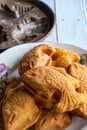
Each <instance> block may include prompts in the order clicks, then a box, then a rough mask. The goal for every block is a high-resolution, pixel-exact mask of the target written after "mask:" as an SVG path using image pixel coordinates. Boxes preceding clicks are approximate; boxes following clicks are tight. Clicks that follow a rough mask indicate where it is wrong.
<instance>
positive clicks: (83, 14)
mask: <svg viewBox="0 0 87 130" xmlns="http://www.w3.org/2000/svg"><path fill="white" fill-rule="evenodd" d="M41 1H43V2H45V3H46V4H47V5H49V6H50V7H51V8H52V10H53V11H54V13H55V16H56V22H55V26H54V28H53V30H52V33H51V34H50V35H49V36H48V37H47V38H46V39H45V41H51V42H59V43H64V44H71V45H75V46H79V47H81V48H84V49H86V50H87V0H41Z"/></svg>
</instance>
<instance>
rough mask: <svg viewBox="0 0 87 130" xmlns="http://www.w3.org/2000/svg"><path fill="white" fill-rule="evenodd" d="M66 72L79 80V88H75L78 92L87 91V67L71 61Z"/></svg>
mask: <svg viewBox="0 0 87 130" xmlns="http://www.w3.org/2000/svg"><path fill="white" fill-rule="evenodd" d="M68 73H69V74H70V75H71V76H73V77H74V78H76V79H77V80H79V84H80V88H78V89H77V91H78V92H85V91H87V67H86V66H84V65H81V64H79V63H72V64H71V65H70V66H69V67H68Z"/></svg>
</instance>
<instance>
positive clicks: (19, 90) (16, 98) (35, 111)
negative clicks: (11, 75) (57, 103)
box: [2, 80, 41, 130]
mask: <svg viewBox="0 0 87 130" xmlns="http://www.w3.org/2000/svg"><path fill="white" fill-rule="evenodd" d="M16 83H17V84H18V82H17V80H16V81H14V83H13V82H12V85H13V84H16ZM10 86H11V84H10ZM13 86H14V85H13ZM13 86H12V87H10V88H11V89H10V88H9V87H7V88H8V90H7V91H6V95H5V98H4V101H3V106H2V113H3V119H4V126H5V130H25V129H27V128H28V127H30V126H32V125H33V124H34V123H35V122H36V121H37V120H38V118H39V116H40V114H41V110H40V108H38V106H37V105H36V104H35V101H34V98H33V97H32V95H30V93H29V92H28V90H27V89H26V87H25V85H24V84H23V82H21V83H20V84H18V86H15V87H13ZM13 88H14V89H13Z"/></svg>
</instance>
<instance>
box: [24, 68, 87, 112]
mask: <svg viewBox="0 0 87 130" xmlns="http://www.w3.org/2000/svg"><path fill="white" fill-rule="evenodd" d="M22 80H23V81H24V82H25V83H26V84H27V85H28V88H29V90H31V91H32V92H33V94H34V95H35V96H36V97H37V98H38V99H40V101H41V103H42V104H43V105H44V106H45V107H52V105H53V106H54V104H56V107H57V109H58V110H59V111H62V112H64V111H70V110H73V109H75V108H78V107H79V105H80V103H81V101H82V100H84V96H83V97H82V94H79V93H78V92H77V91H76V90H75V86H74V85H75V84H73V82H72V81H71V80H70V78H69V77H68V76H66V75H64V74H63V73H61V72H60V71H58V70H56V69H54V68H53V67H48V66H44V67H41V66H39V67H36V68H32V69H30V70H28V71H27V72H25V73H24V75H23V76H22ZM86 99H87V98H86ZM44 103H45V104H44ZM49 104H50V105H49Z"/></svg>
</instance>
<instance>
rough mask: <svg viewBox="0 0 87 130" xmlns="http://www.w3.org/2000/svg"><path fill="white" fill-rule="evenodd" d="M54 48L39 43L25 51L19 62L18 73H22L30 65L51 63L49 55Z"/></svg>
mask: <svg viewBox="0 0 87 130" xmlns="http://www.w3.org/2000/svg"><path fill="white" fill-rule="evenodd" d="M55 51H56V50H55V48H53V47H51V46H50V45H47V44H40V45H38V46H36V47H34V48H33V49H32V50H31V51H29V52H27V53H26V54H25V55H24V56H23V58H22V60H21V61H20V64H19V73H20V74H22V73H24V72H25V71H27V70H29V69H31V68H32V67H38V66H46V65H47V66H48V65H50V64H51V62H52V61H51V56H52V54H53V53H54V52H55Z"/></svg>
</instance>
